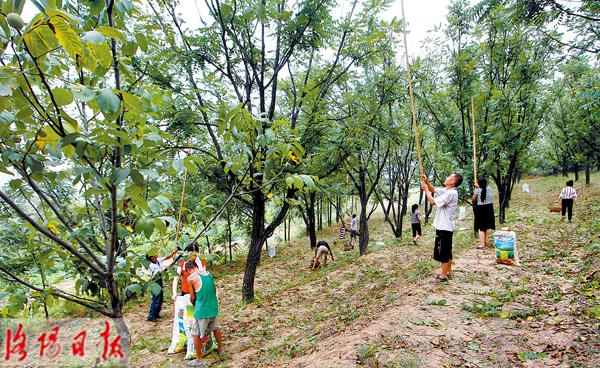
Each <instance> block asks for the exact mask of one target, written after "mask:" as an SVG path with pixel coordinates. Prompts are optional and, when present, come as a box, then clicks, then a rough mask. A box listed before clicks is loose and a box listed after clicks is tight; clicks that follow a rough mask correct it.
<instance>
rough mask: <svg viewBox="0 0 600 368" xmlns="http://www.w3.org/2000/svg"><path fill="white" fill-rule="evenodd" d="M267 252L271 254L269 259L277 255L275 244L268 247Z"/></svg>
mask: <svg viewBox="0 0 600 368" xmlns="http://www.w3.org/2000/svg"><path fill="white" fill-rule="evenodd" d="M267 252H268V253H269V258H273V257H275V256H276V255H277V250H276V249H275V244H269V245H267Z"/></svg>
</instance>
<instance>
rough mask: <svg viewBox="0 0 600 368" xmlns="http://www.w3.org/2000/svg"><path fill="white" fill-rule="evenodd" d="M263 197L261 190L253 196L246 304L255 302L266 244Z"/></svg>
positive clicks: (244, 287)
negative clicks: (256, 285)
mask: <svg viewBox="0 0 600 368" xmlns="http://www.w3.org/2000/svg"><path fill="white" fill-rule="evenodd" d="M262 197H263V195H262V192H261V191H260V190H255V191H254V193H253V194H252V199H253V201H252V202H253V204H252V231H251V235H250V236H251V238H250V239H251V240H250V246H249V247H248V257H247V259H246V267H245V269H244V281H243V284H242V298H243V300H244V301H246V302H251V301H253V300H254V278H255V277H256V268H257V267H258V264H259V263H260V254H261V249H262V245H263V243H264V242H265V236H264V235H265V234H264V233H265V202H264V201H263V198H262Z"/></svg>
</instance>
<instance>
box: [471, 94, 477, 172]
mask: <svg viewBox="0 0 600 368" xmlns="http://www.w3.org/2000/svg"><path fill="white" fill-rule="evenodd" d="M471 116H472V118H471V120H472V121H473V177H474V178H475V183H477V131H476V130H475V97H473V96H471Z"/></svg>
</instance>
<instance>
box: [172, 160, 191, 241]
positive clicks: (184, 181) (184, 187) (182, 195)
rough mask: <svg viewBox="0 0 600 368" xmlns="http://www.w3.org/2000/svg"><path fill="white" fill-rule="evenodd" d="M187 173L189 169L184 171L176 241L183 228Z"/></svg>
mask: <svg viewBox="0 0 600 368" xmlns="http://www.w3.org/2000/svg"><path fill="white" fill-rule="evenodd" d="M187 174H188V171H187V169H185V171H184V173H183V189H182V191H181V201H179V216H178V218H177V231H176V232H175V243H177V241H178V240H179V230H180V229H181V216H182V215H183V201H184V199H185V189H186V187H187Z"/></svg>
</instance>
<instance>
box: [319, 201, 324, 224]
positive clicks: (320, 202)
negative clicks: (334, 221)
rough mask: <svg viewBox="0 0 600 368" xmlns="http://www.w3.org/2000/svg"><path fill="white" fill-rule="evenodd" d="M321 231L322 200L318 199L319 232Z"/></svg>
mask: <svg viewBox="0 0 600 368" xmlns="http://www.w3.org/2000/svg"><path fill="white" fill-rule="evenodd" d="M321 230H323V198H319V231H321Z"/></svg>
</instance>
